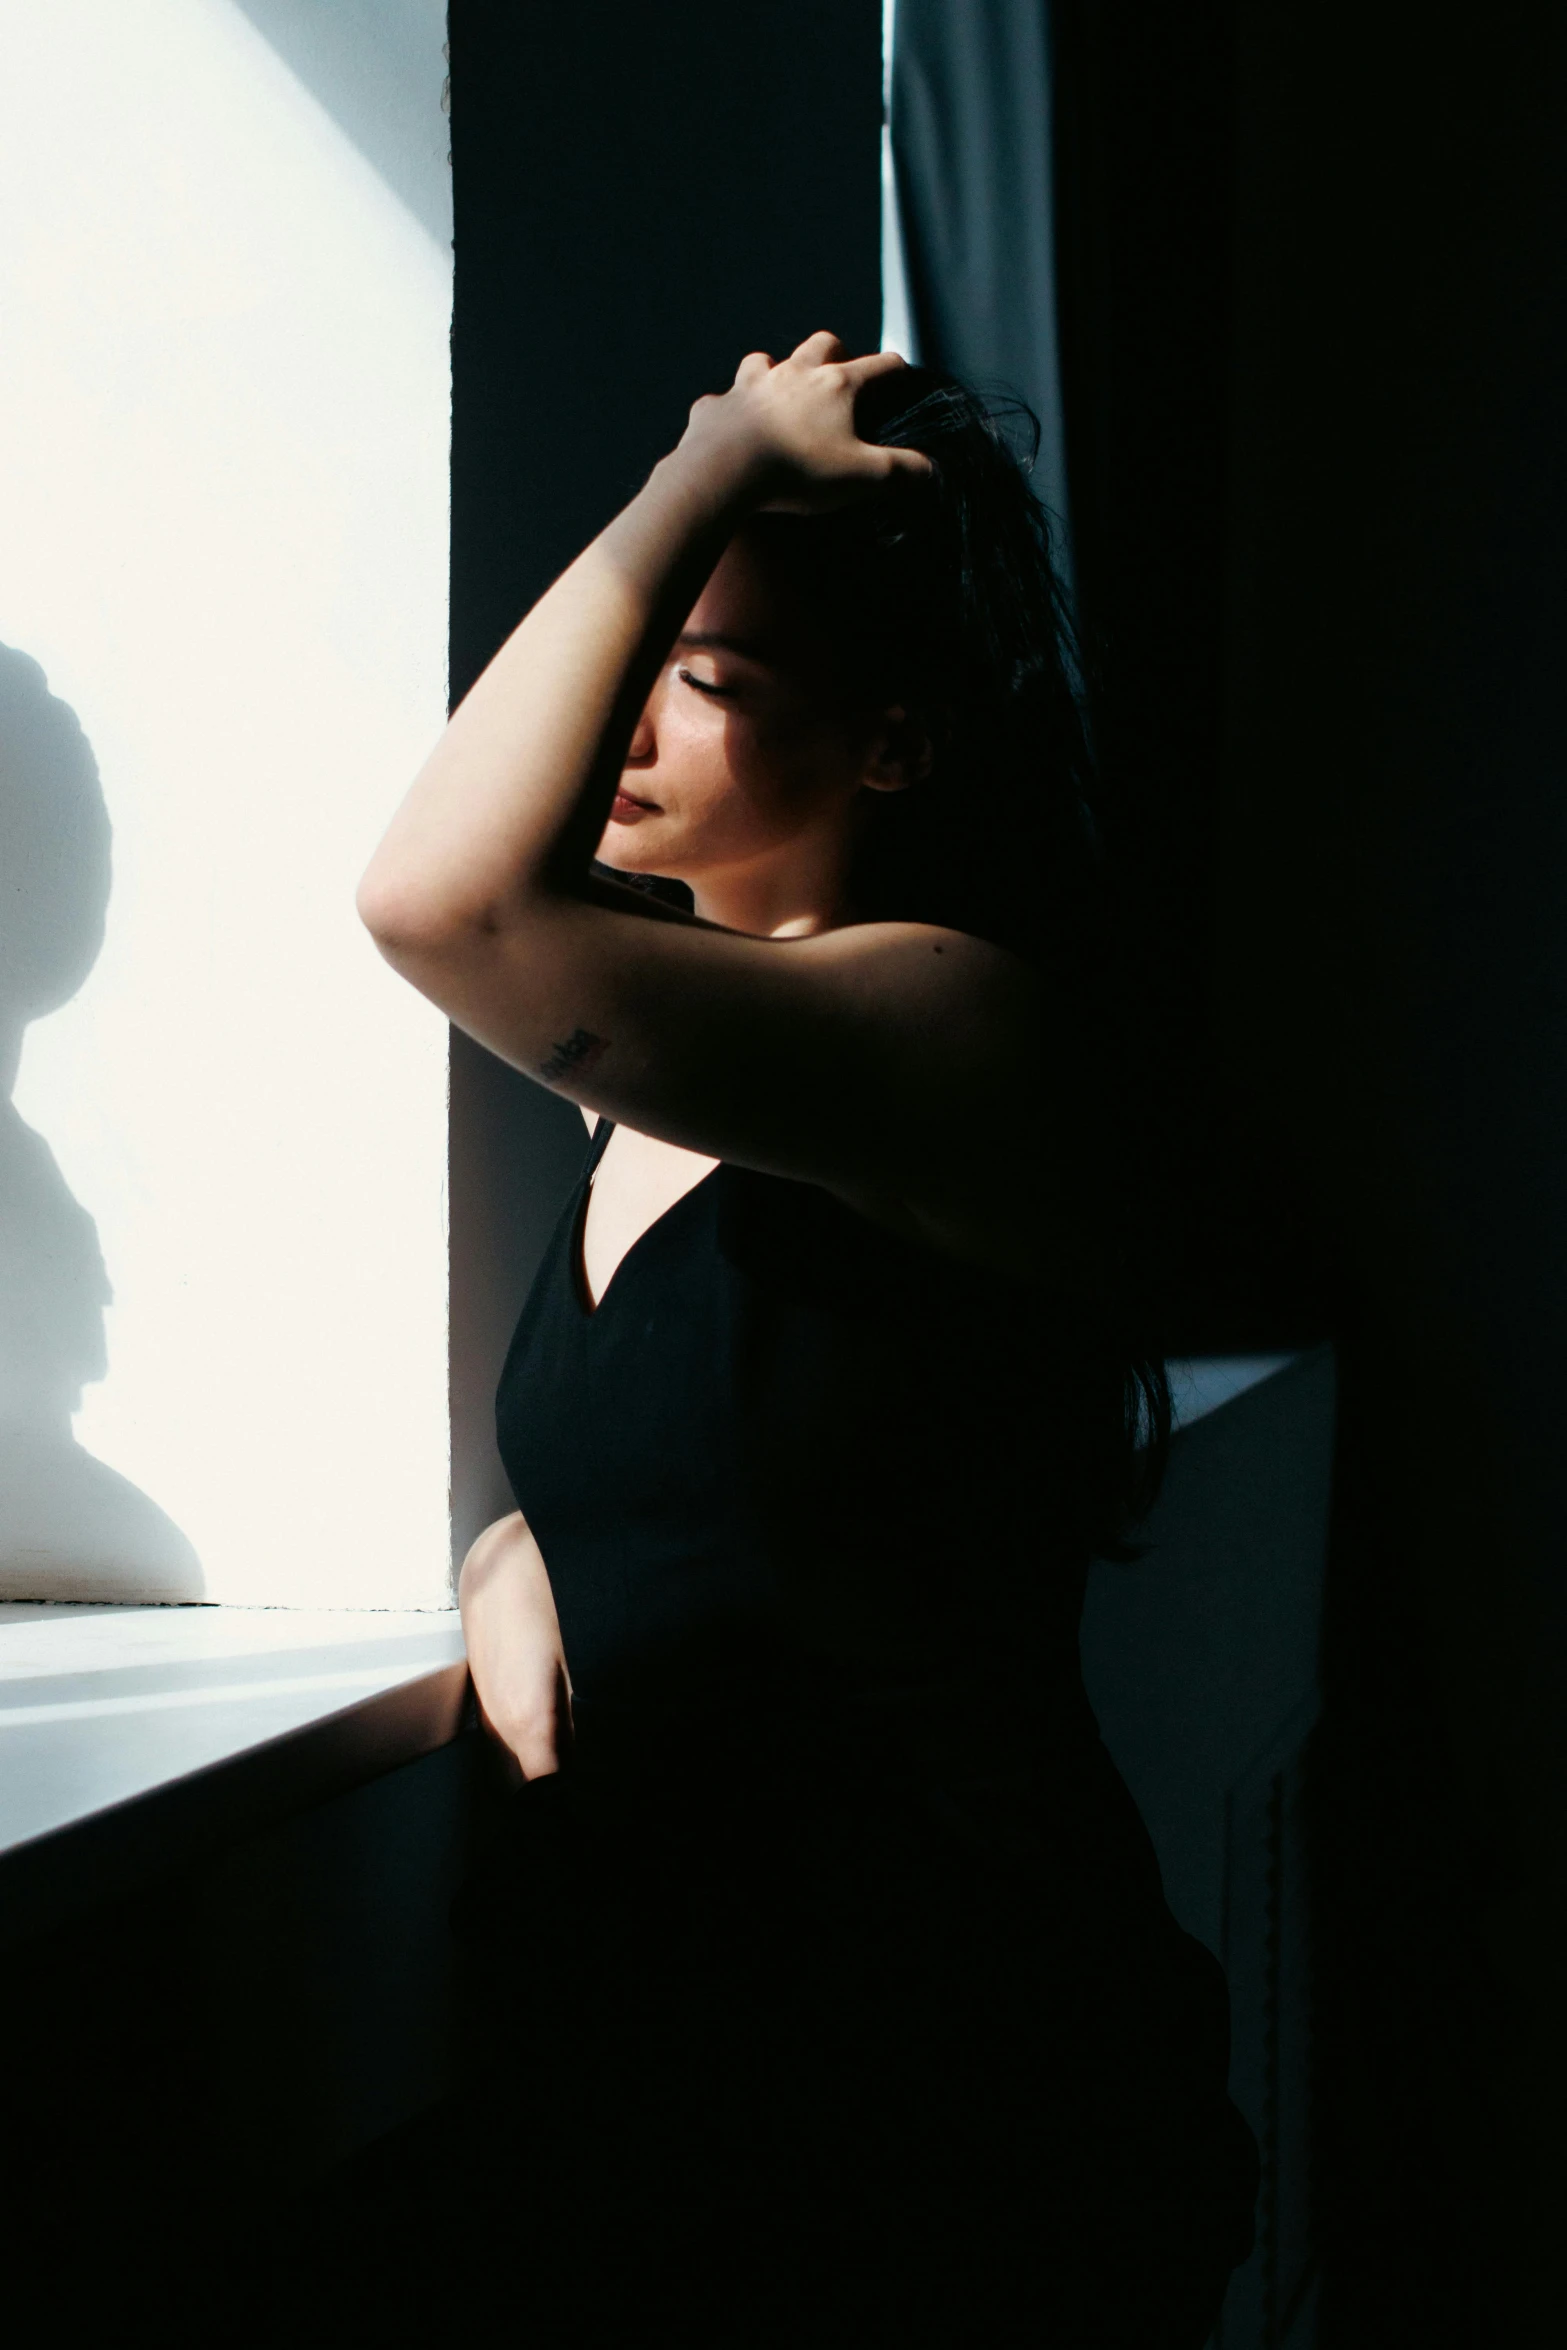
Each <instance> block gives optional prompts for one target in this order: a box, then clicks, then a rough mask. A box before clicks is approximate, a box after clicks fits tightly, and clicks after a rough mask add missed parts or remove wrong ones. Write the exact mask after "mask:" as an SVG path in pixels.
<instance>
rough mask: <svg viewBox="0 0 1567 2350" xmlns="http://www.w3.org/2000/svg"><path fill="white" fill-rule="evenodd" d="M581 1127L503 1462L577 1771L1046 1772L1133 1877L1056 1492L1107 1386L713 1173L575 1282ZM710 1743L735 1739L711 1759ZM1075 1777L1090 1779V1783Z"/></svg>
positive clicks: (791, 1200)
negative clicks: (541, 1583)
mask: <svg viewBox="0 0 1567 2350" xmlns="http://www.w3.org/2000/svg"><path fill="white" fill-rule="evenodd" d="M611 1131H612V1128H611V1126H610V1124H609V1122H608V1121H601V1122H600V1124H599V1126H598V1128H597V1130H596V1132H595V1135H594V1138H593V1142H592V1146H591V1149H590V1151H589V1154H588V1158H587V1163H586V1165H585V1167H584V1169H583V1174H582V1177H581V1180H580V1181H579V1183H578V1185H577V1188H576V1190H575V1192H574V1193H573V1195H572V1197H571V1199H570V1200H569V1201H568V1203H567V1206H566V1208H565V1211H564V1213H563V1214H562V1216H561V1219H560V1222H559V1224H558V1226H557V1228H556V1231H555V1234H554V1237H553V1239H552V1240H551V1243H550V1246H549V1249H548V1252H547V1254H546V1256H545V1258H544V1261H543V1263H542V1265H541V1267H540V1270H539V1273H538V1276H537V1278H536V1280H535V1282H534V1285H533V1289H532V1292H531V1294H530V1296H529V1298H528V1301H527V1304H526V1306H525V1308H524V1310H523V1314H522V1318H521V1320H520V1322H519V1324H518V1328H517V1332H516V1335H515V1337H514V1339H513V1342H512V1346H511V1350H510V1353H509V1355H508V1357H507V1361H506V1365H505V1369H504V1371H503V1373H502V1377H501V1382H500V1390H499V1395H498V1399H497V1432H498V1437H499V1443H500V1450H501V1456H502V1459H503V1461H504V1463H505V1466H506V1469H507V1473H508V1475H509V1477H510V1479H511V1483H512V1487H513V1490H514V1491H515V1493H516V1497H517V1501H518V1505H519V1507H520V1508H521V1510H522V1512H523V1514H524V1516H525V1517H526V1518H527V1520H528V1523H529V1525H530V1527H531V1528H532V1530H533V1532H534V1535H535V1537H536V1538H537V1540H538V1543H539V1546H540V1549H541V1551H542V1553H543V1556H544V1559H545V1562H546V1565H547V1567H548V1570H549V1575H550V1580H551V1584H552V1586H553V1589H554V1593H555V1600H556V1606H557V1609H558V1611H559V1616H560V1623H561V1630H562V1635H563V1639H564V1644H565V1651H566V1657H567V1661H568V1664H569V1667H570V1670H571V1674H572V1680H573V1686H574V1707H575V1712H576V1718H577V1724H578V1735H579V1743H591V1740H592V1736H593V1733H594V1732H595V1731H598V1732H599V1733H600V1734H601V1735H602V1734H607V1733H608V1731H609V1730H610V1729H611V1728H612V1726H613V1725H614V1724H615V1723H616V1722H617V1721H622V1720H623V1721H627V1722H634V1723H635V1724H636V1733H635V1734H636V1738H637V1740H638V1741H639V1742H641V1743H642V1744H643V1745H644V1748H645V1741H646V1738H647V1735H648V1724H649V1722H650V1721H651V1720H652V1719H654V1718H657V1719H659V1720H661V1721H664V1722H667V1723H668V1725H669V1726H670V1733H671V1735H672V1736H678V1725H679V1723H680V1721H681V1720H682V1719H690V1720H699V1721H700V1723H701V1725H702V1728H701V1736H702V1738H703V1740H704V1741H705V1742H706V1744H707V1746H708V1749H709V1751H716V1748H715V1744H714V1742H715V1740H716V1739H717V1738H718V1737H719V1736H720V1735H722V1736H723V1737H724V1741H725V1752H726V1762H725V1767H726V1768H731V1769H732V1768H734V1767H736V1759H737V1754H743V1753H745V1752H747V1751H749V1752H751V1753H753V1754H760V1752H761V1750H762V1749H763V1748H764V1747H765V1746H766V1744H767V1742H768V1740H769V1739H770V1738H771V1739H775V1740H777V1741H778V1742H779V1743H781V1744H784V1745H787V1747H788V1749H789V1751H790V1753H791V1754H792V1755H793V1756H795V1757H796V1758H798V1756H799V1754H800V1752H801V1748H802V1744H806V1745H810V1746H813V1747H815V1748H817V1749H819V1750H820V1751H821V1752H822V1753H823V1756H824V1759H827V1760H830V1762H831V1765H832V1767H834V1768H838V1769H842V1768H844V1767H846V1766H847V1765H849V1764H850V1762H851V1761H852V1763H853V1765H854V1767H856V1768H862V1769H865V1770H868V1771H870V1772H871V1773H872V1774H877V1773H880V1774H881V1775H883V1776H885V1775H886V1774H887V1773H889V1772H890V1773H891V1774H893V1775H894V1776H896V1775H898V1774H902V1775H904V1776H905V1777H907V1776H909V1775H911V1774H912V1775H913V1776H914V1777H916V1778H919V1779H921V1780H924V1779H927V1778H929V1777H930V1776H932V1775H935V1776H937V1777H940V1776H941V1775H942V1774H943V1773H950V1772H951V1771H952V1770H954V1769H956V1770H959V1771H962V1770H968V1771H969V1772H970V1773H974V1772H983V1773H988V1774H989V1775H990V1776H991V1777H992V1778H993V1777H994V1774H995V1772H996V1770H997V1769H998V1768H1002V1767H1010V1768H1013V1769H1016V1770H1023V1771H1027V1772H1030V1773H1032V1774H1034V1775H1035V1776H1037V1774H1038V1771H1039V1770H1040V1769H1041V1768H1042V1767H1045V1768H1048V1769H1049V1770H1050V1771H1051V1772H1053V1774H1054V1775H1055V1777H1056V1778H1057V1779H1058V1780H1060V1779H1061V1778H1062V1776H1063V1773H1065V1774H1066V1776H1067V1777H1069V1778H1071V1779H1072V1780H1074V1781H1075V1782H1076V1784H1075V1792H1074V1798H1073V1800H1075V1801H1076V1802H1078V1803H1079V1804H1082V1803H1083V1802H1085V1801H1086V1800H1088V1789H1089V1786H1090V1784H1091V1786H1092V1788H1093V1789H1094V1790H1095V1797H1094V1804H1093V1808H1094V1809H1095V1810H1096V1811H1097V1812H1098V1813H1099V1814H1100V1815H1101V1817H1100V1821H1099V1826H1100V1828H1101V1830H1102V1829H1103V1828H1104V1827H1105V1826H1106V1825H1107V1820H1106V1817H1105V1815H1106V1814H1108V1815H1109V1817H1110V1819H1111V1820H1113V1832H1112V1834H1111V1837H1110V1845H1111V1846H1112V1847H1113V1848H1114V1850H1115V1852H1116V1854H1117V1855H1118V1857H1117V1859H1116V1860H1115V1861H1114V1863H1113V1864H1111V1863H1110V1854H1109V1848H1107V1847H1106V1846H1105V1843H1104V1836H1103V1834H1102V1833H1101V1834H1100V1836H1099V1839H1098V1843H1099V1848H1100V1850H1101V1856H1102V1859H1103V1861H1104V1862H1105V1863H1106V1864H1107V1865H1111V1873H1112V1874H1119V1876H1120V1877H1121V1878H1122V1880H1123V1890H1124V1886H1125V1884H1126V1883H1129V1882H1131V1881H1132V1880H1134V1879H1135V1880H1136V1882H1137V1883H1138V1884H1139V1885H1140V1886H1141V1887H1142V1888H1143V1889H1144V1891H1145V1892H1146V1891H1147V1890H1148V1888H1149V1886H1150V1883H1151V1882H1156V1872H1155V1871H1154V1870H1153V1863H1152V1856H1151V1853H1150V1852H1149V1850H1148V1847H1147V1843H1146V1838H1145V1837H1144V1836H1143V1833H1142V1829H1141V1825H1140V1823H1139V1822H1137V1820H1136V1817H1135V1813H1133V1812H1132V1809H1131V1806H1130V1802H1129V1799H1128V1798H1126V1796H1125V1794H1124V1790H1122V1789H1121V1788H1120V1782H1119V1780H1118V1779H1117V1778H1116V1777H1115V1774H1114V1773H1113V1772H1112V1771H1111V1770H1110V1768H1109V1765H1108V1760H1107V1758H1106V1757H1105V1755H1104V1751H1103V1749H1102V1747H1101V1746H1100V1744H1099V1739H1098V1733H1097V1730H1096V1728H1095V1725H1094V1722H1093V1719H1092V1716H1091V1714H1090V1713H1089V1710H1088V1706H1087V1702H1086V1699H1085V1697H1084V1695H1083V1692H1082V1686H1081V1681H1080V1677H1079V1672H1078V1659H1077V1626H1078V1618H1079V1615H1080V1612H1081V1606H1082V1598H1083V1590H1084V1581H1085V1575H1086V1568H1087V1559H1086V1557H1085V1556H1084V1555H1083V1552H1082V1549H1081V1544H1080V1542H1079V1541H1078V1540H1076V1539H1074V1536H1073V1533H1072V1529H1073V1528H1074V1527H1075V1526H1076V1525H1077V1524H1078V1523H1079V1521H1080V1512H1079V1511H1078V1510H1077V1508H1076V1507H1075V1488H1076V1484H1077V1483H1078V1482H1079V1481H1080V1478H1081V1475H1082V1471H1083V1463H1084V1460H1085V1457H1087V1456H1088V1455H1089V1454H1090V1453H1091V1452H1092V1451H1093V1450H1094V1448H1095V1446H1096V1444H1097V1443H1098V1442H1100V1441H1101V1440H1102V1434H1103V1431H1102V1429H1101V1430H1098V1431H1095V1430H1094V1429H1092V1428H1089V1427H1088V1426H1087V1425H1086V1419H1087V1417H1088V1415H1089V1414H1091V1413H1092V1412H1094V1411H1098V1412H1099V1413H1100V1415H1101V1417H1102V1411H1103V1384H1102V1382H1099V1383H1098V1384H1096V1383H1095V1381H1094V1379H1093V1377H1092V1376H1091V1366H1090V1365H1088V1364H1087V1363H1074V1361H1073V1360H1072V1358H1071V1332H1070V1330H1069V1327H1068V1325H1067V1323H1066V1319H1065V1317H1061V1318H1060V1320H1059V1323H1056V1322H1053V1321H1052V1317H1051V1315H1050V1313H1049V1312H1048V1310H1047V1308H1046V1305H1045V1303H1044V1301H1042V1299H1041V1296H1040V1294H1039V1293H1038V1292H1037V1291H1035V1290H1032V1289H1030V1288H1027V1287H1025V1286H1024V1285H1022V1284H1018V1283H1013V1282H1009V1281H1007V1280H1006V1279H1004V1278H1003V1277H1000V1276H998V1275H996V1274H994V1273H991V1272H989V1271H983V1270H976V1269H974V1268H972V1267H970V1266H967V1265H963V1264H959V1263H956V1262H954V1261H952V1260H949V1259H947V1258H945V1257H943V1256H940V1255H938V1254H936V1253H935V1252H934V1251H931V1250H927V1249H924V1248H921V1247H918V1246H916V1245H914V1244H911V1243H909V1242H907V1241H905V1240H903V1239H901V1238H899V1237H897V1236H895V1235H893V1234H891V1233H888V1232H886V1231H884V1230H882V1229H881V1228H879V1227H877V1226H875V1225H873V1224H871V1223H870V1222H869V1221H868V1220H867V1219H866V1218H864V1217H862V1216H859V1215H857V1214H855V1213H854V1212H853V1211H852V1210H850V1209H848V1208H846V1207H844V1206H842V1205H841V1204H839V1203H838V1202H837V1201H836V1200H834V1199H833V1198H832V1197H831V1196H830V1195H829V1194H827V1193H826V1192H824V1191H822V1190H820V1189H819V1188H817V1187H816V1186H814V1185H811V1184H808V1183H801V1182H793V1181H787V1180H784V1179H782V1178H778V1177H773V1176H767V1175H759V1174H755V1173H752V1172H750V1171H748V1170H746V1169H743V1168H739V1167H734V1166H730V1165H727V1164H720V1165H719V1166H718V1167H716V1168H715V1169H713V1171H712V1172H711V1173H710V1174H709V1175H707V1176H706V1177H705V1178H704V1179H703V1180H702V1181H701V1182H699V1183H698V1184H697V1185H696V1186H695V1187H694V1189H692V1190H691V1191H689V1192H687V1193H686V1194H685V1195H684V1196H683V1197H682V1198H681V1199H679V1200H678V1201H677V1202H676V1203H675V1204H674V1206H673V1207H671V1208H670V1209H669V1210H667V1211H666V1213H665V1214H664V1215H662V1216H661V1217H660V1218H659V1219H658V1221H657V1222H656V1223H655V1224H653V1225H652V1226H651V1227H650V1228H649V1229H648V1230H647V1231H646V1232H644V1233H643V1235H642V1236H641V1238H640V1239H639V1240H638V1241H637V1242H636V1243H635V1244H634V1245H633V1247H632V1248H631V1249H630V1251H629V1252H628V1253H627V1255H626V1256H625V1257H624V1259H623V1260H622V1262H621V1264H620V1265H619V1266H618V1268H617V1270H616V1272H615V1274H614V1277H613V1279H612V1280H611V1281H610V1283H609V1285H608V1287H607V1289H606V1291H605V1293H604V1295H603V1297H602V1298H601V1299H600V1301H599V1304H598V1306H597V1308H596V1309H593V1308H590V1306H589V1304H588V1302H587V1298H586V1295H585V1290H584V1285H583V1278H582V1271H581V1265H582V1253H581V1252H582V1230H583V1223H584V1219H585V1214H586V1207H587V1198H588V1190H589V1186H590V1184H591V1182H592V1178H593V1174H594V1171H595V1170H596V1168H597V1165H598V1162H599V1160H600V1158H601V1157H602V1155H603V1150H604V1147H605V1144H606V1143H607V1141H608V1139H609V1135H610V1133H611ZM715 1725H724V1726H725V1728H724V1729H723V1730H720V1729H718V1728H715ZM1085 1774H1086V1777H1085Z"/></svg>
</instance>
